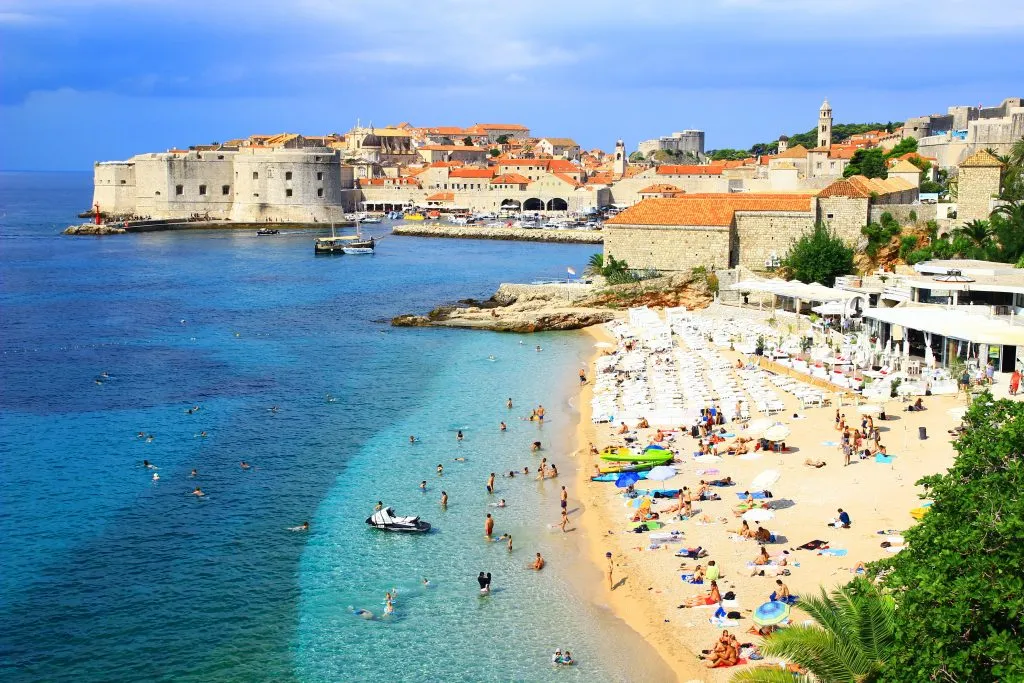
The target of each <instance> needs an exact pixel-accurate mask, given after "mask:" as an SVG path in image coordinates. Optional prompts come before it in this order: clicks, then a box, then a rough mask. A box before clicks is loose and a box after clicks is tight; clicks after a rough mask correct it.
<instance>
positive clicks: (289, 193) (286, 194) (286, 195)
mask: <svg viewBox="0 0 1024 683" xmlns="http://www.w3.org/2000/svg"><path fill="white" fill-rule="evenodd" d="M284 196H285V197H291V196H292V189H291V188H288V189H287V190H285V191H284Z"/></svg>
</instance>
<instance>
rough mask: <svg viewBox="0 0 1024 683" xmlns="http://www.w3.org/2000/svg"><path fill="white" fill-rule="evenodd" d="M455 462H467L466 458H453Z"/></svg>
mask: <svg viewBox="0 0 1024 683" xmlns="http://www.w3.org/2000/svg"><path fill="white" fill-rule="evenodd" d="M452 460H454V461H455V462H466V459H465V458H452Z"/></svg>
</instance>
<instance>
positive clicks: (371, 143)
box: [363, 133, 380, 147]
mask: <svg viewBox="0 0 1024 683" xmlns="http://www.w3.org/2000/svg"><path fill="white" fill-rule="evenodd" d="M363 147H380V138H379V137H377V136H376V135H375V134H374V133H367V134H366V137H364V138H363Z"/></svg>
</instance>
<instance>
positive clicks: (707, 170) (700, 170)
mask: <svg viewBox="0 0 1024 683" xmlns="http://www.w3.org/2000/svg"><path fill="white" fill-rule="evenodd" d="M723 168H725V167H724V166H721V165H708V166H698V165H685V166H681V165H666V166H658V168H657V170H656V171H655V172H656V173H657V174H658V175H722V169H723Z"/></svg>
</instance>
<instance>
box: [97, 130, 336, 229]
mask: <svg viewBox="0 0 1024 683" xmlns="http://www.w3.org/2000/svg"><path fill="white" fill-rule="evenodd" d="M296 144H297V143H296ZM93 174H94V177H93V183H94V190H93V203H94V204H95V205H99V209H100V211H102V212H103V213H105V214H108V215H111V214H114V215H137V216H148V217H150V218H155V219H167V218H181V219H184V218H188V217H190V216H194V215H199V216H204V217H209V218H211V219H220V220H232V221H239V222H250V221H266V220H273V221H282V222H303V223H304V222H314V221H321V222H330V221H333V220H340V218H341V217H342V216H343V214H344V205H345V203H346V199H345V193H344V190H345V189H346V188H351V187H352V169H351V167H347V166H345V165H344V164H342V163H341V157H340V153H339V152H338V150H334V149H328V148H326V147H285V146H281V147H267V146H264V145H248V146H244V147H234V148H226V147H220V148H217V149H213V150H208V151H207V150H197V149H192V150H178V149H172V150H170V151H168V152H158V153H148V154H138V155H136V156H134V157H132V158H130V159H128V160H127V161H117V162H99V163H97V164H96V165H95V167H94V169H93Z"/></svg>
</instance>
